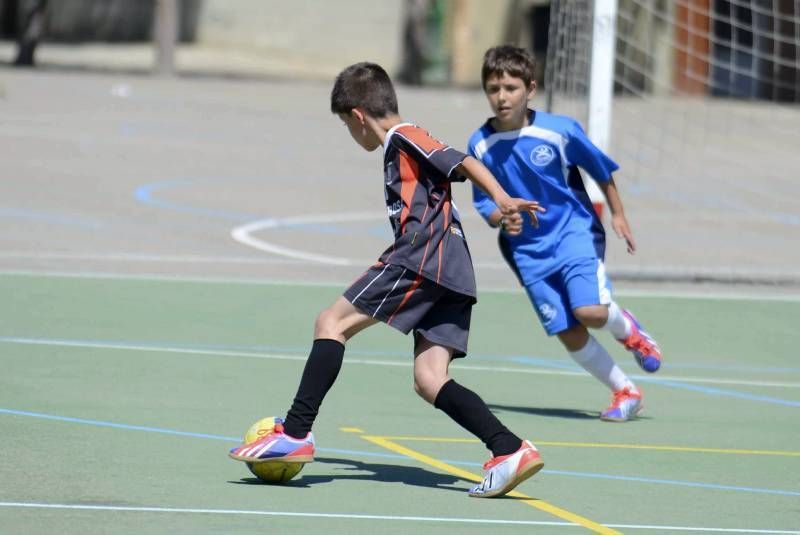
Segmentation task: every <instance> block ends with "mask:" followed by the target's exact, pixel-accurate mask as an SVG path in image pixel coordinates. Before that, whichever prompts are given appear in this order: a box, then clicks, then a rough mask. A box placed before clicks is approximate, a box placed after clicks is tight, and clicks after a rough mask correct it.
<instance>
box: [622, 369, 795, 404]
mask: <svg viewBox="0 0 800 535" xmlns="http://www.w3.org/2000/svg"><path fill="white" fill-rule="evenodd" d="M636 380H637V381H640V382H643V383H653V384H657V385H660V386H667V387H670V388H679V389H683V390H691V391H692V392H700V393H702V394H708V395H710V396H724V397H730V398H738V399H746V400H748V401H762V402H764V403H772V404H774V405H783V406H785V407H800V401H792V400H789V399H780V398H773V397H770V396H759V395H757V394H749V393H747V392H739V391H736V390H728V389H723V388H716V387H713V386H700V385H696V384H690V383H683V382H680V381H672V380H667V379H658V378H655V377H647V376H639V377H637V378H636Z"/></svg>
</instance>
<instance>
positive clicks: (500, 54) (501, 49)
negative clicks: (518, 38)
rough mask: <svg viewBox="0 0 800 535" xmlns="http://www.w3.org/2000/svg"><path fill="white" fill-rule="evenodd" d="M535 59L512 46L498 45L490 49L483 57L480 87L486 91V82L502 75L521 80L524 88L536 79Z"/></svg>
mask: <svg viewBox="0 0 800 535" xmlns="http://www.w3.org/2000/svg"><path fill="white" fill-rule="evenodd" d="M535 71H536V59H534V57H533V54H531V53H530V52H528V51H527V50H525V49H524V48H519V47H517V46H512V45H500V46H496V47H493V48H490V49H489V50H487V51H486V54H484V56H483V68H482V69H481V85H482V86H483V88H484V89H486V80H488V79H489V78H491V77H492V76H495V75H498V76H502V75H503V73H506V74H508V75H509V76H513V77H515V78H522V81H523V82H525V86H526V87H527V86H528V85H530V83H531V82H532V81H534V80H535V78H536V72H535Z"/></svg>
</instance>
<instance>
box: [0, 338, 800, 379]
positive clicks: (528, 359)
mask: <svg viewBox="0 0 800 535" xmlns="http://www.w3.org/2000/svg"><path fill="white" fill-rule="evenodd" d="M26 338H28V339H30V340H35V341H41V342H51V343H67V344H86V345H96V346H100V345H101V344H127V345H139V346H142V347H152V348H153V349H158V348H159V347H167V348H170V349H199V350H211V351H252V352H266V353H272V352H276V353H291V354H296V355H308V351H309V349H310V347H309V346H304V347H297V346H276V345H265V344H257V345H245V344H198V343H193V342H169V341H155V342H153V341H150V342H142V341H141V340H85V339H65V338H31V337H26ZM18 340H19V337H14V336H0V342H7V343H14V342H17V341H18ZM347 354H348V355H354V356H359V357H388V358H398V359H400V358H406V359H407V358H410V356H411V353H410V349H409V351H408V352H402V351H385V350H379V349H369V350H367V349H348V350H347ZM473 359H474V360H482V361H499V362H513V363H517V364H522V365H530V366H541V367H543V368H553V369H561V370H567V371H575V372H581V371H583V368H580V367H579V366H577V365H576V364H575V363H574V362H572V361H571V359H569V357H567V356H566V355H564V357H563V358H551V357H541V356H531V355H489V354H479V353H471V354H470V355H469V357H468V358H467V360H466V361H465V362H472V360H473ZM617 364H618V365H619V366H620V367H622V368H625V369H628V368H632V369H636V370H639V368H638V367H636V366H635V365H633V364H629V363H624V362H623V363H617ZM456 365H457V364H456ZM665 367H669V369H675V370H677V369H698V370H707V371H744V372H751V373H780V374H785V373H800V368H788V367H770V366H765V367H757V366H745V365H735V364H732V365H727V364H726V365H716V364H699V363H695V364H672V363H668V364H666V365H665Z"/></svg>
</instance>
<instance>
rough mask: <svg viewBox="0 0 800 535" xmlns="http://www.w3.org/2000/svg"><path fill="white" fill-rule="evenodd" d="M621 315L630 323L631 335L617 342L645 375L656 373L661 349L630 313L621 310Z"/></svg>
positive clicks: (659, 364) (659, 363)
mask: <svg viewBox="0 0 800 535" xmlns="http://www.w3.org/2000/svg"><path fill="white" fill-rule="evenodd" d="M622 313H623V314H624V315H625V317H626V318H628V320H629V321H630V323H631V334H630V335H628V337H627V338H622V339H619V342H620V343H621V344H622V345H624V346H625V349H627V350H628V351H630V352H631V353H633V356H634V358H635V359H636V362H637V363H638V364H639V367H640V368H641V369H643V370H644V371H646V372H647V373H655V372H657V371H658V369H659V368H660V367H661V349H659V347H658V344H657V343H656V341H655V340H653V337H652V336H650V335H649V334H648V333H647V331H645V330H644V329H643V328H642V326H641V325H640V324H639V322H638V321H636V317H635V316H634V315H633V314H631V313H630V311H628V310H624V309H623V310H622Z"/></svg>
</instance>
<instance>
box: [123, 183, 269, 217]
mask: <svg viewBox="0 0 800 535" xmlns="http://www.w3.org/2000/svg"><path fill="white" fill-rule="evenodd" d="M200 182H214V180H212V179H209V180H205V181H201V180H189V179H176V180H164V181H161V182H152V183H150V184H145V185H143V186H139V187H138V188H136V191H135V193H134V196H135V197H136V200H137V201H139V202H141V203H143V204H146V205H149V206H155V207H157V208H165V209H167V210H174V211H176V212H182V213H187V214H193V215H202V216H209V217H214V218H217V219H225V220H227V221H235V222H237V223H247V222H248V221H254V220H256V219H262V218H263V216H261V215H255V214H244V213H237V212H228V211H226V210H214V209H211V208H198V207H195V206H191V205H188V204H181V203H175V202H170V201H164V200H161V199H158V198H156V197H155V196H154V195H153V194H154V193H155V192H157V191H160V190H165V189H170V188H176V187H180V186H194V185H196V184H197V183H200Z"/></svg>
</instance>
